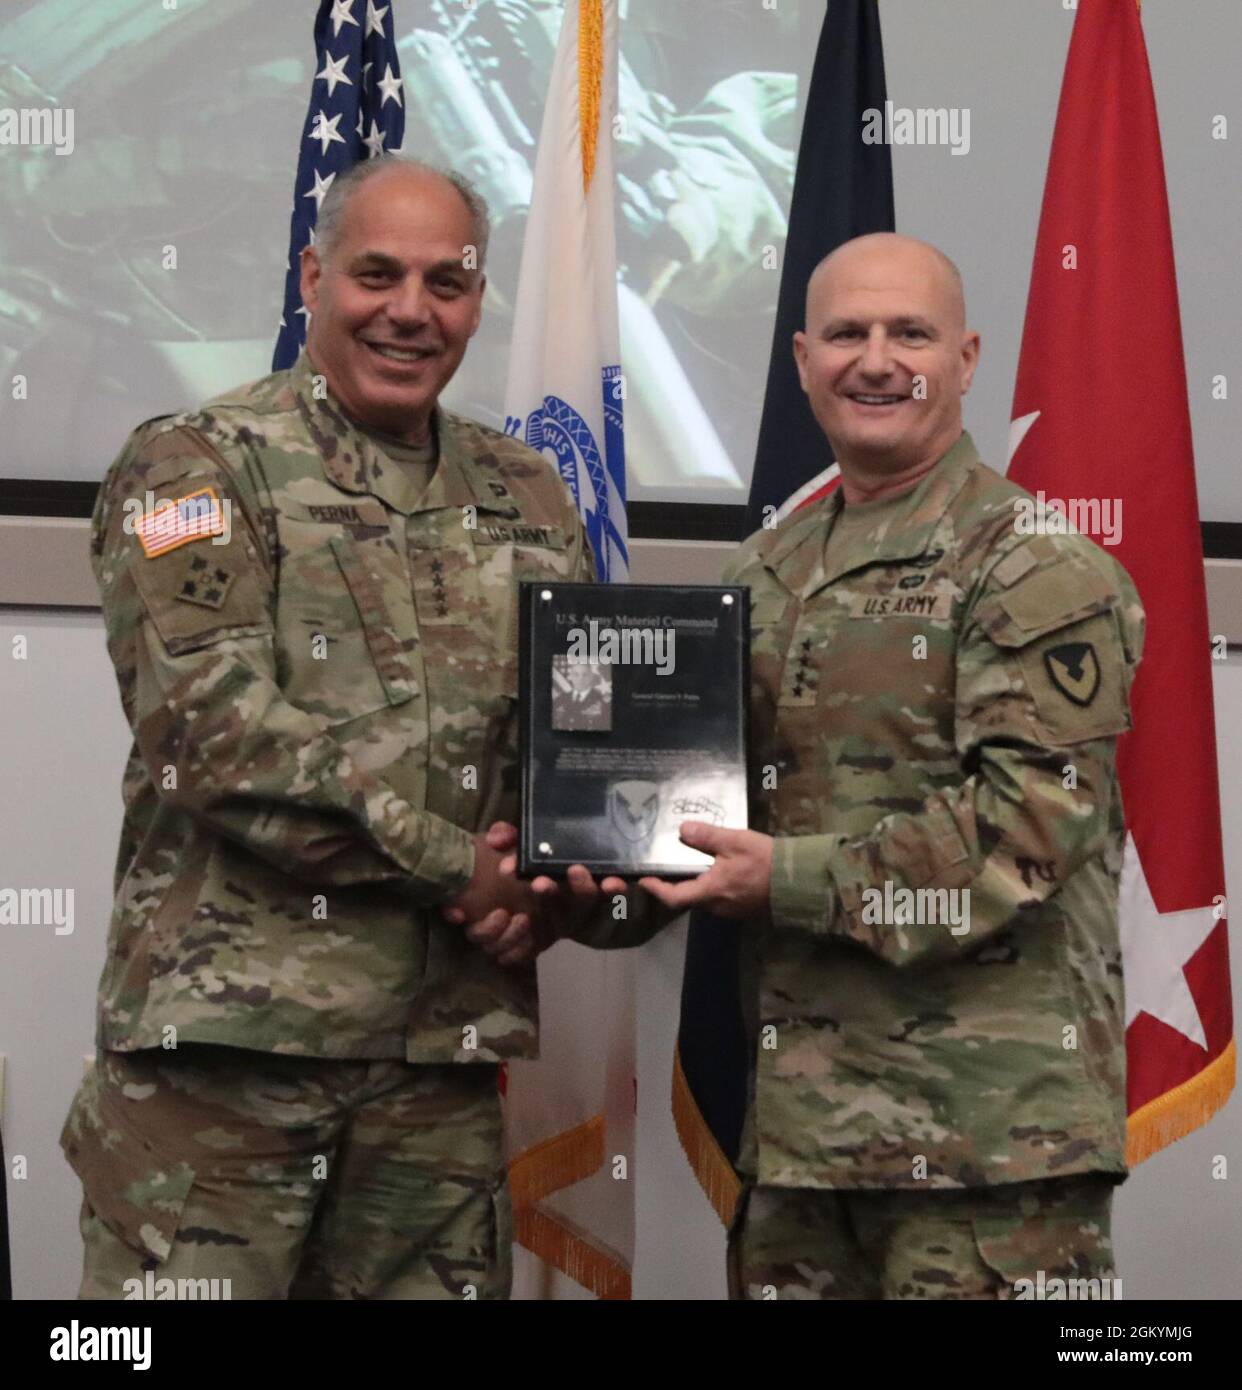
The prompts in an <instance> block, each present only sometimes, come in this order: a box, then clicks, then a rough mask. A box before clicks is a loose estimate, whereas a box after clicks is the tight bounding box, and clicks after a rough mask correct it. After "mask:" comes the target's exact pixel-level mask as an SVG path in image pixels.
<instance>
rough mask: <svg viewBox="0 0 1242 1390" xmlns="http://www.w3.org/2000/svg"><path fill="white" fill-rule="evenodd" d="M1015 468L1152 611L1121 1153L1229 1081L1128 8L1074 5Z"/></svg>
mask: <svg viewBox="0 0 1242 1390" xmlns="http://www.w3.org/2000/svg"><path fill="white" fill-rule="evenodd" d="M1010 456H1011V458H1012V460H1013V462H1012V466H1011V467H1010V469H1009V476H1010V477H1011V478H1013V479H1014V480H1015V481H1016V482H1018V483H1021V484H1022V485H1023V486H1024V487H1026V488H1028V489H1030V491H1032V492H1036V493H1038V492H1039V491H1041V490H1042V491H1043V492H1044V494H1045V496H1046V498H1047V500H1049V501H1052V500H1054V499H1056V500H1060V501H1063V502H1065V503H1067V504H1073V506H1072V510H1070V507H1068V506H1067V510H1070V519H1071V520H1073V519H1074V514H1075V512H1076V513H1077V514H1078V516H1079V518H1080V521H1081V519H1082V518H1086V524H1085V525H1084V524H1079V525H1078V528H1077V529H1080V530H1085V531H1087V532H1088V533H1089V534H1091V535H1092V537H1093V539H1095V540H1096V541H1098V542H1100V543H1101V544H1107V545H1108V549H1109V550H1110V553H1111V554H1113V555H1114V556H1115V557H1116V558H1117V559H1118V560H1120V561H1121V563H1122V564H1123V565H1124V566H1125V567H1126V569H1127V570H1128V571H1129V573H1130V575H1131V577H1132V578H1133V580H1134V582H1135V584H1136V586H1137V587H1138V591H1139V595H1140V597H1141V598H1142V601H1143V606H1144V608H1145V609H1146V611H1147V639H1146V644H1145V647H1144V653H1143V659H1142V663H1141V665H1140V667H1139V672H1138V676H1137V679H1136V681H1135V684H1134V691H1133V717H1134V729H1133V731H1132V732H1131V733H1128V734H1126V735H1125V736H1123V738H1122V740H1121V744H1120V748H1119V754H1118V761H1119V770H1120V777H1121V786H1122V796H1123V801H1124V805H1125V815H1126V830H1127V834H1126V854H1125V864H1124V868H1123V871H1122V878H1121V937H1122V951H1123V955H1124V961H1125V973H1126V980H1125V994H1126V1023H1127V1032H1126V1041H1127V1060H1128V1078H1129V1080H1128V1088H1129V1111H1130V1122H1129V1146H1128V1147H1129V1159H1130V1162H1131V1163H1137V1162H1140V1161H1141V1160H1142V1159H1144V1158H1146V1157H1147V1156H1148V1155H1150V1154H1152V1153H1154V1152H1155V1151H1156V1150H1157V1149H1160V1148H1162V1147H1163V1146H1164V1145H1166V1144H1169V1143H1172V1142H1173V1141H1174V1140H1175V1139H1179V1138H1181V1137H1182V1136H1183V1135H1184V1134H1187V1133H1188V1132H1189V1131H1190V1130H1192V1129H1194V1128H1195V1127H1196V1126H1197V1125H1200V1124H1202V1123H1204V1122H1205V1121H1206V1120H1207V1119H1208V1118H1209V1117H1210V1116H1211V1115H1212V1114H1213V1113H1214V1112H1215V1111H1216V1110H1217V1109H1219V1107H1220V1106H1221V1105H1223V1104H1224V1102H1225V1100H1226V1098H1227V1097H1228V1095H1229V1092H1230V1090H1231V1089H1232V1087H1233V1079H1234V1064H1235V1047H1234V1041H1233V1035H1232V1008H1231V1001H1230V990H1229V959H1228V947H1227V944H1226V936H1225V931H1226V923H1225V909H1224V893H1225V873H1224V863H1223V858H1222V854H1221V837H1220V803H1219V795H1218V787H1217V773H1216V738H1215V729H1214V725H1213V715H1212V677H1211V664H1210V663H1211V649H1210V646H1209V638H1208V623H1207V600H1206V593H1205V588H1204V577H1203V549H1202V541H1201V538H1200V531H1199V512H1198V503H1197V498H1196V493H1195V473H1194V454H1193V448H1192V444H1191V436H1190V412H1189V406H1188V403H1187V395H1186V371H1185V363H1184V360H1183V356H1182V337H1181V322H1180V316H1179V313H1178V302H1177V283H1176V278H1175V274H1174V264H1173V239H1172V233H1171V229H1170V224H1169V206H1168V197H1167V194H1166V191H1165V183H1164V164H1163V157H1162V154H1161V148H1160V131H1159V126H1158V123H1157V119H1156V105H1155V97H1154V93H1153V91H1152V84H1151V74H1150V71H1149V69H1148V66H1147V51H1146V47H1145V45H1144V42H1143V30H1142V24H1141V21H1140V16H1139V11H1138V7H1137V5H1136V4H1135V3H1134V0H1080V3H1079V6H1078V13H1077V17H1076V20H1075V24H1074V33H1073V37H1072V40H1071V43H1070V50H1069V57H1068V59H1067V60H1066V67H1065V76H1064V80H1063V85H1062V88H1061V103H1060V108H1059V110H1058V113H1057V123H1056V132H1055V134H1054V136H1053V142H1052V154H1051V157H1050V159H1049V164H1048V176H1047V183H1046V186H1045V189H1044V203H1043V212H1042V215H1041V217H1040V223H1039V235H1038V239H1037V241H1036V246H1035V264H1034V268H1033V270H1032V272H1031V289H1030V298H1029V300H1028V302H1027V313H1026V326H1025V331H1024V334H1023V339H1022V355H1021V359H1020V362H1019V367H1018V379H1017V386H1016V389H1015V393H1014V406H1013V425H1012V427H1011V437H1010Z"/></svg>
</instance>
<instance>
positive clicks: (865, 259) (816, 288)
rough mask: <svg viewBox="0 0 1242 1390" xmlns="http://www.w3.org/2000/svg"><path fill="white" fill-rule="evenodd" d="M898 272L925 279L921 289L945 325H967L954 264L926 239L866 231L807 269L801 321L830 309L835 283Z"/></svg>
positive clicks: (809, 322)
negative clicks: (934, 303)
mask: <svg viewBox="0 0 1242 1390" xmlns="http://www.w3.org/2000/svg"><path fill="white" fill-rule="evenodd" d="M892 274H897V275H901V276H912V277H919V278H923V277H926V280H925V284H926V289H927V290H928V291H929V292H930V293H931V294H932V295H933V296H934V297H935V298H936V300H937V301H938V302H939V307H940V309H941V310H942V311H943V313H944V314H945V319H944V321H945V323H946V324H947V325H948V326H949V327H951V328H952V329H954V330H955V331H964V330H965V327H966V294H965V291H964V289H963V287H962V276H961V272H960V271H959V270H958V268H957V266H956V265H954V264H953V262H952V261H951V260H950V259H949V258H948V256H946V255H945V254H944V252H943V251H941V250H940V248H939V247H936V246H933V245H932V244H931V243H930V242H927V241H919V240H918V239H917V238H915V237H908V236H901V235H900V234H899V233H897V232H870V233H868V234H867V235H866V236H860V237H855V238H854V239H853V240H852V241H846V242H843V243H842V244H841V245H840V246H838V247H837V248H836V250H835V251H831V252H829V254H828V255H826V256H825V257H824V259H823V260H822V261H820V263H819V264H818V265H817V266H816V267H815V269H814V270H813V271H812V272H811V278H810V280H809V281H808V282H807V287H806V324H807V327H808V328H810V327H812V324H813V322H814V321H817V320H819V319H822V318H823V317H824V316H825V315H826V314H827V313H828V312H829V311H830V305H831V299H832V293H833V290H834V288H835V287H836V286H838V285H840V284H844V283H848V284H851V285H854V284H858V283H862V284H864V285H865V284H867V282H868V279H869V278H870V277H878V276H883V275H892Z"/></svg>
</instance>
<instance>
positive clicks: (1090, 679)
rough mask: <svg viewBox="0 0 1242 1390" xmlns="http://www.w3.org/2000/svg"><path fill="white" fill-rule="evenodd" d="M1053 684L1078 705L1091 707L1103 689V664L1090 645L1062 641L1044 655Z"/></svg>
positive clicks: (1088, 643) (1046, 667)
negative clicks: (1101, 680)
mask: <svg viewBox="0 0 1242 1390" xmlns="http://www.w3.org/2000/svg"><path fill="white" fill-rule="evenodd" d="M1044 667H1045V669H1046V670H1047V672H1048V675H1049V677H1050V679H1051V680H1052V683H1053V685H1055V686H1056V688H1057V689H1058V690H1059V691H1060V692H1061V694H1062V695H1064V696H1065V698H1066V699H1067V700H1071V701H1073V703H1074V704H1076V705H1083V706H1086V705H1089V704H1090V703H1091V701H1092V700H1094V699H1095V695H1096V691H1098V690H1099V688H1100V663H1099V662H1098V661H1097V660H1096V655H1095V648H1094V647H1093V646H1092V645H1091V643H1090V642H1062V643H1061V644H1060V646H1057V647H1049V648H1048V650H1047V651H1046V652H1045V653H1044Z"/></svg>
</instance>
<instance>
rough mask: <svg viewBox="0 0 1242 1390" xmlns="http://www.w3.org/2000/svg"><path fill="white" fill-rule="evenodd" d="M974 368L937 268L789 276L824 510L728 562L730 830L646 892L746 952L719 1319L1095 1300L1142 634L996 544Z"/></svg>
mask: <svg viewBox="0 0 1242 1390" xmlns="http://www.w3.org/2000/svg"><path fill="white" fill-rule="evenodd" d="M978 351H979V339H978V336H977V335H976V334H974V333H970V332H967V330H966V327H965V313H964V307H963V302H962V294H961V282H960V280H959V278H958V276H957V272H956V270H955V269H954V267H953V266H952V264H951V263H950V262H948V261H947V260H946V258H945V257H943V256H942V255H941V254H940V253H939V252H938V251H936V250H934V249H933V248H931V247H929V246H926V245H924V244H923V243H919V242H913V241H910V240H908V239H906V238H903V237H897V236H893V235H891V234H882V235H876V236H868V237H864V238H860V239H859V240H857V241H855V242H851V243H849V244H847V245H846V246H844V247H842V248H841V249H839V250H838V251H837V252H835V253H834V254H833V255H832V256H830V257H829V258H828V259H827V260H826V261H824V262H823V263H822V264H821V265H820V267H819V268H818V269H817V271H816V273H815V275H814V276H813V278H812V280H811V284H810V286H809V290H808V296H807V321H806V331H805V332H804V333H799V334H797V335H796V338H795V353H796V357H797V362H798V368H799V372H800V374H801V378H802V384H803V387H804V389H805V390H806V392H807V394H808V396H809V398H810V401H811V405H812V407H813V409H814V411H815V415H816V418H817V419H818V421H819V423H820V425H821V426H822V428H823V430H824V432H825V434H826V435H827V436H828V438H829V439H830V441H831V443H832V445H833V448H834V450H835V453H836V456H837V458H838V460H839V461H840V464H841V474H842V486H841V488H840V489H839V490H838V491H837V492H835V493H834V494H832V495H830V496H829V497H827V498H824V499H822V500H820V501H818V502H817V503H815V504H813V505H811V506H808V507H806V508H804V509H803V510H801V511H798V512H795V513H794V514H793V515H792V516H791V517H790V518H789V519H788V520H786V521H785V522H784V523H783V524H782V525H780V526H779V527H777V528H775V529H772V530H766V531H761V532H760V533H758V534H757V535H755V536H752V537H751V539H750V540H749V541H748V542H747V543H746V544H745V546H744V547H743V548H742V551H741V553H740V555H739V557H738V558H737V560H736V561H735V562H734V563H733V564H732V565H731V567H730V570H731V573H730V582H733V583H745V584H747V585H749V586H750V591H751V597H752V605H753V607H752V617H751V623H752V633H753V654H752V672H753V681H754V689H753V725H752V733H753V746H752V753H753V773H754V788H753V798H752V800H753V805H754V807H755V811H756V817H755V820H756V824H757V825H758V829H757V830H751V831H738V830H725V829H717V828H713V827H711V826H705V825H701V824H697V823H692V822H691V823H687V824H686V826H685V827H684V829H683V835H684V838H685V840H686V841H687V843H689V844H692V845H694V846H695V847H697V848H699V849H702V850H705V851H706V852H708V853H711V854H713V855H715V856H716V859H715V863H714V864H713V866H712V868H711V869H709V870H708V871H707V872H706V873H705V874H704V875H703V876H702V877H701V878H699V879H698V880H696V881H692V882H689V883H686V884H680V885H671V884H668V885H666V884H661V883H659V882H658V881H654V880H645V881H644V886H645V887H646V888H648V889H649V890H650V891H651V892H653V893H654V894H656V895H657V896H658V897H660V898H661V899H662V900H663V901H664V902H665V903H666V904H667V905H669V906H670V907H684V906H689V905H691V904H693V903H700V902H701V903H706V904H708V905H710V906H711V907H712V908H713V909H714V910H715V911H716V912H719V913H724V914H727V915H732V916H738V917H742V918H745V919H747V921H748V922H749V923H750V924H751V926H752V927H753V931H751V932H749V933H748V934H746V936H745V937H744V940H746V941H747V942H748V945H747V946H744V950H743V954H744V957H745V958H746V959H745V961H744V971H746V970H749V972H751V975H752V981H751V987H750V988H749V989H748V990H745V991H744V995H743V997H749V998H751V999H752V1000H753V1001H754V1002H755V1004H756V1007H757V1018H755V1019H753V1020H752V1024H753V1025H754V1029H755V1052H754V1056H755V1058H756V1068H755V1073H754V1075H753V1076H752V1093H751V1105H750V1108H749V1118H748V1123H747V1126H746V1134H745V1137H744V1140H743V1153H742V1158H741V1164H740V1166H741V1167H742V1169H743V1175H744V1177H745V1178H746V1179H747V1183H746V1186H745V1189H744V1193H743V1197H742V1201H741V1203H740V1206H739V1210H738V1215H737V1218H736V1220H735V1222H734V1227H733V1230H732V1231H731V1235H730V1272H731V1280H732V1286H733V1289H734V1292H735V1293H737V1294H741V1295H742V1296H750V1297H782V1298H851V1297H852V1298H879V1297H884V1298H995V1297H999V1298H1004V1297H1010V1296H1013V1294H1014V1292H1015V1288H1016V1287H1017V1281H1018V1280H1020V1279H1024V1278H1031V1279H1034V1278H1035V1277H1036V1275H1037V1272H1038V1271H1039V1270H1043V1272H1044V1274H1045V1276H1046V1277H1048V1278H1051V1277H1071V1278H1072V1277H1079V1278H1102V1277H1106V1276H1107V1275H1108V1274H1109V1273H1110V1272H1111V1248H1110V1237H1109V1216H1110V1206H1111V1193H1112V1188H1113V1186H1114V1184H1115V1183H1116V1182H1119V1181H1120V1180H1121V1179H1122V1178H1123V1176H1124V1174H1125V1171H1126V1167H1125V1146H1124V1140H1125V1054H1124V1018H1125V1015H1124V1009H1123V1001H1122V976H1121V952H1120V948H1119V942H1118V930H1117V884H1118V875H1119V872H1120V864H1121V850H1122V839H1123V826H1122V813H1121V803H1120V799H1119V794H1118V784H1117V776H1116V768H1115V752H1116V741H1117V736H1118V735H1119V734H1120V733H1122V732H1123V731H1124V730H1125V729H1126V728H1128V727H1129V714H1128V693H1129V689H1130V685H1131V681H1132V679H1133V675H1134V669H1135V666H1136V664H1137V661H1138V657H1139V652H1140V648H1141V645H1142V633H1143V619H1142V611H1141V608H1140V607H1139V603H1138V598H1137V595H1136V593H1135V591H1134V588H1133V586H1132V585H1131V583H1130V580H1129V579H1128V577H1127V576H1126V574H1125V572H1124V571H1123V570H1122V569H1121V567H1120V566H1119V565H1118V564H1116V563H1115V562H1114V561H1113V560H1112V559H1111V557H1109V556H1108V555H1107V554H1106V553H1105V552H1104V551H1103V550H1101V549H1100V548H1098V547H1097V546H1096V545H1095V544H1093V543H1092V542H1091V541H1089V540H1087V539H1085V538H1083V537H1080V536H1076V535H1059V534H1024V530H1025V529H1026V528H1024V527H1022V526H1020V525H1017V524H1015V523H1016V521H1017V520H1018V516H1017V513H1018V511H1019V510H1020V509H1019V508H1018V507H1017V506H1016V505H1015V504H1017V503H1021V504H1022V507H1023V508H1024V507H1025V506H1026V505H1027V503H1029V502H1031V499H1029V495H1028V494H1026V493H1024V492H1023V491H1022V489H1021V488H1018V487H1016V486H1014V485H1013V484H1012V483H1009V482H1006V480H1005V479H1004V478H1002V477H1001V476H1000V475H999V474H997V473H995V472H993V471H992V470H991V469H990V468H988V467H987V466H986V465H984V464H983V463H981V462H980V460H979V457H978V455H977V453H976V452H975V448H974V445H973V444H972V442H971V440H970V436H969V435H968V434H965V433H964V432H963V430H962V421H961V397H962V396H963V395H964V394H965V393H966V391H967V390H968V388H969V386H970V382H971V378H972V376H973V373H974V370H975V364H976V361H977V358H978ZM764 832H766V833H764Z"/></svg>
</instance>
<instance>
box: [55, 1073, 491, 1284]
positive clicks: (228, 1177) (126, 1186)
mask: <svg viewBox="0 0 1242 1390" xmlns="http://www.w3.org/2000/svg"><path fill="white" fill-rule="evenodd" d="M61 1143H62V1145H63V1147H64V1149H65V1153H66V1156H67V1157H68V1158H69V1161H70V1163H71V1164H72V1165H73V1167H74V1169H75V1170H76V1171H77V1173H78V1176H79V1177H80V1178H81V1179H82V1185H83V1188H84V1191H85V1201H84V1203H83V1207H82V1221H81V1226H82V1236H83V1240H84V1241H85V1244H86V1265H85V1273H84V1275H83V1279H82V1288H81V1293H80V1297H82V1298H124V1297H127V1296H129V1297H135V1296H137V1297H142V1296H146V1297H150V1296H152V1295H151V1290H152V1289H156V1290H157V1291H158V1290H171V1289H176V1290H177V1291H178V1292H177V1294H176V1295H175V1296H181V1297H205V1296H207V1297H210V1296H221V1295H220V1292H219V1291H220V1290H223V1289H224V1288H225V1285H224V1284H223V1282H221V1283H220V1284H219V1285H217V1286H216V1290H217V1291H216V1292H214V1293H212V1292H207V1293H204V1292H202V1290H204V1289H208V1288H209V1287H210V1286H208V1285H207V1284H206V1283H205V1282H204V1283H199V1284H196V1283H195V1281H208V1280H212V1279H216V1280H219V1281H223V1280H226V1279H227V1280H228V1281H229V1284H228V1286H227V1288H228V1295H227V1296H229V1297H232V1298H392V1299H396V1298H454V1297H466V1298H472V1297H473V1298H507V1297H508V1295H509V1285H510V1281H511V1251H510V1232H511V1224H512V1223H511V1217H510V1210H509V1196H508V1188H507V1186H506V1181H505V1170H504V1162H503V1153H502V1134H501V1117H500V1100H499V1096H498V1094H497V1089H496V1068H495V1067H494V1066H488V1065H444V1066H421V1065H418V1066H416V1065H410V1064H408V1063H405V1062H396V1061H374V1062H345V1061H325V1060H320V1059H316V1058H301V1057H285V1056H277V1055H271V1054H265V1053H258V1052H245V1051H241V1050H239V1049H236V1048H225V1047H205V1046H193V1045H191V1046H183V1047H182V1048H180V1049H179V1050H178V1051H176V1052H160V1051H147V1052H138V1053H129V1054H123V1053H116V1052H108V1053H100V1054H99V1057H98V1060H97V1062H96V1065H95V1068H94V1070H93V1072H92V1074H91V1075H90V1076H88V1077H87V1078H86V1080H85V1081H84V1082H83V1083H82V1087H81V1089H80V1090H79V1092H78V1094H77V1096H76V1098H75V1100H74V1103H73V1108H72V1110H71V1111H70V1114H69V1119H68V1120H67V1121H66V1124H65V1130H64V1133H63V1134H62V1136H61ZM135 1280H136V1281H137V1284H135V1283H134V1282H132V1281H135ZM154 1281H164V1282H162V1283H156V1282H154ZM179 1281H185V1282H184V1284H182V1283H181V1282H179ZM139 1286H145V1288H146V1293H145V1295H144V1294H142V1293H137V1292H136V1290H137V1289H138V1287H139ZM196 1288H197V1289H198V1290H199V1291H198V1292H194V1291H193V1290H195V1289H196ZM156 1296H159V1294H158V1292H157V1295H156ZM164 1296H174V1295H172V1294H169V1293H166V1294H164Z"/></svg>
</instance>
